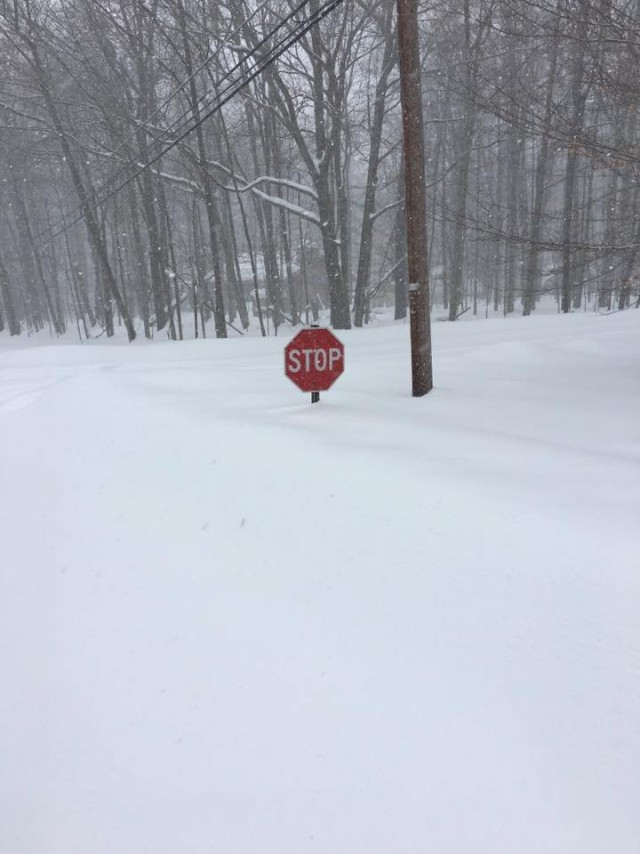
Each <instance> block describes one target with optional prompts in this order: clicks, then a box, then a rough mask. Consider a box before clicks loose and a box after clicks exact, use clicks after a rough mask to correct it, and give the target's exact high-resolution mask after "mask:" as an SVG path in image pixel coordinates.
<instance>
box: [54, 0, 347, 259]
mask: <svg viewBox="0 0 640 854" xmlns="http://www.w3.org/2000/svg"><path fill="white" fill-rule="evenodd" d="M310 2H311V0H301V2H300V3H299V4H298V5H297V6H296V7H295V8H294V9H293V10H292V11H291V12H290V13H289V14H288V15H287V16H286V17H285V18H283V19H282V20H281V21H280V22H279V23H278V24H277V25H275V26H274V27H272V29H271V30H269V32H268V33H267V34H266V35H265V36H263V37H262V38H261V39H260V40H259V41H258V42H257V43H256V44H255V45H254V46H253V47H252V48H251V49H250V50H249V51H248V52H247V53H246V54H245V55H244V56H243V57H241V58H240V59H239V60H238V61H237V62H236V63H235V64H234V65H233V66H232V67H231V68H230V69H229V70H228V71H227V72H226V73H225V75H224V76H223V77H222V78H221V81H220V82H221V83H223V84H224V83H225V82H226V83H227V85H226V86H223V88H222V89H220V88H219V84H218V86H217V87H216V91H215V93H213V94H212V96H211V97H207V98H206V99H205V100H204V101H203V102H202V103H200V104H198V105H197V107H196V110H197V113H199V117H198V118H197V119H196V120H195V121H194V120H193V118H194V114H196V110H194V108H193V107H191V108H190V109H188V110H186V111H185V112H184V113H183V114H182V115H181V116H179V117H178V118H177V119H176V120H174V122H173V123H172V124H171V125H170V127H169V128H166V129H164V130H163V135H162V137H161V138H159V139H156V140H154V142H153V143H152V144H151V146H150V151H151V152H154V150H155V149H158V147H160V148H159V150H157V151H155V153H153V154H152V156H151V157H149V156H148V157H147V160H146V162H145V163H142V164H137V165H133V164H127V166H126V167H124V168H123V169H121V170H120V172H119V173H116V174H115V175H113V176H111V177H110V178H108V179H107V181H105V182H104V184H103V185H102V186H101V187H100V188H99V189H98V190H97V191H96V194H95V202H94V203H95V205H96V206H97V207H98V206H101V205H104V204H105V203H106V202H107V201H109V200H110V199H111V198H113V196H115V195H116V194H117V193H119V192H120V191H121V190H123V189H124V188H125V187H126V186H128V185H129V184H130V183H132V182H133V181H135V180H136V179H137V178H138V177H139V176H140V175H141V174H142V173H143V172H144V171H146V170H147V169H149V168H151V167H152V166H153V165H154V164H155V163H157V162H158V160H160V159H161V158H162V157H164V156H165V155H166V154H167V153H168V152H169V151H171V150H172V149H174V148H175V147H176V146H177V145H179V144H180V143H181V142H182V141H183V140H184V139H185V138H186V137H187V136H189V135H190V134H191V133H193V131H194V130H196V129H197V128H198V127H199V126H200V125H202V124H203V123H204V122H205V121H207V119H209V118H211V116H212V115H214V114H215V113H216V112H218V111H219V110H221V109H222V107H224V106H225V104H227V103H228V102H229V101H230V100H231V99H232V98H234V97H235V96H236V95H237V94H238V93H239V92H240V91H241V90H242V89H244V88H245V87H246V86H247V85H248V84H249V83H251V81H252V80H254V79H255V78H256V77H258V76H259V75H260V74H261V73H262V72H263V71H264V70H265V69H266V68H267V67H268V66H269V65H271V64H272V63H273V62H275V61H276V60H277V59H278V58H279V57H280V56H282V54H283V53H285V52H286V51H287V50H288V49H289V48H290V47H291V46H292V45H294V44H295V43H296V42H298V41H299V40H300V39H301V38H302V37H303V36H304V35H305V34H306V33H307V32H308V31H309V30H310V29H311V28H312V27H313V26H315V25H316V24H317V23H319V22H320V21H321V20H322V19H323V18H325V17H326V16H327V15H328V14H329V13H330V12H332V11H333V10H334V9H335V8H337V7H338V6H339V5H340V4H341V3H342V2H343V0H326V2H325V3H323V4H322V5H321V6H320V7H319V8H318V9H316V10H314V11H313V13H312V14H311V15H309V16H308V17H307V18H304V19H302V20H300V21H298V22H297V23H296V24H295V26H294V27H293V29H291V30H289V31H287V32H286V33H285V34H284V36H283V37H281V38H280V40H279V41H278V42H277V43H276V44H274V45H271V46H270V47H269V48H268V50H267V51H266V52H265V53H264V54H262V55H259V53H260V50H261V49H262V48H264V46H265V45H266V44H267V43H268V42H269V41H270V40H271V39H273V38H274V36H276V35H277V34H278V32H279V31H280V30H281V29H282V28H283V27H285V26H286V25H287V24H288V23H289V22H290V21H291V20H293V19H294V18H295V17H296V16H297V15H298V14H299V13H300V12H301V11H302V10H303V9H304V7H305V6H307V5H309V3H310ZM264 5H265V4H264V3H263V4H261V6H260V7H259V8H263V6H264ZM257 11H258V10H256V12H257ZM256 12H254V14H255V13H256ZM251 17H253V15H252V16H251ZM250 20H251V18H248V19H247V20H245V21H243V22H242V24H241V25H240V26H239V28H238V29H236V30H235V31H234V34H233V35H235V34H237V33H238V32H239V31H240V30H241V29H242V28H243V27H244V26H246V24H247V23H248V21H250ZM228 42H229V40H227V42H226V43H225V44H228ZM222 47H224V45H223V46H221V48H219V49H218V50H217V51H216V53H214V54H212V55H211V56H210V57H208V58H207V60H206V61H204V62H203V63H202V64H201V65H200V66H199V67H198V69H197V71H194V72H193V74H192V75H190V77H189V78H188V79H187V80H185V81H184V82H183V83H182V84H181V86H179V87H178V88H177V89H176V90H174V93H173V95H172V97H174V96H175V95H177V94H178V93H179V92H180V91H182V90H183V89H184V87H185V86H187V85H188V84H189V83H190V82H191V80H192V79H193V78H194V76H195V75H197V74H198V73H200V71H202V70H203V68H206V67H207V65H208V64H209V63H210V62H211V61H212V60H213V59H214V58H215V57H216V56H217V55H219V52H220V50H221V49H222ZM254 58H255V64H254V65H253V67H251V68H249V69H247V71H246V72H244V74H243V76H241V77H240V78H239V79H233V80H232V79H230V78H231V77H232V75H233V74H235V73H236V72H237V71H238V70H239V69H241V68H242V67H243V66H246V65H247V64H248V63H249V62H251V60H252V59H254ZM170 100H171V99H170V98H168V99H166V100H165V102H164V104H163V105H162V106H161V107H160V108H158V110H157V111H156V112H154V113H153V114H152V116H153V117H155V116H156V115H157V114H158V113H159V112H161V111H162V110H163V109H164V108H165V107H166V106H167V105H168V103H170ZM135 135H136V132H134V133H133V134H132V135H131V136H130V137H129V138H128V139H127V140H126V141H123V143H121V144H120V147H123V146H124V145H126V144H127V143H128V142H129V141H131V139H133V138H135ZM150 151H149V150H148V151H147V155H149V153H150ZM114 153H115V152H111V153H110V156H112V155H113V154H114ZM131 169H134V172H133V174H130V175H128V177H126V178H125V175H127V173H129V172H130V170H131ZM114 182H119V183H117V185H116V186H115V187H112V189H110V190H109V191H108V192H106V193H105V190H106V189H107V188H108V187H110V186H111V185H112V184H114ZM76 212H77V215H74V214H76ZM69 216H72V217H73V218H72V219H71V220H69ZM83 216H84V214H83V213H82V210H81V206H80V205H79V206H77V207H76V208H75V209H74V210H73V211H72V212H71V213H70V214H67V215H66V216H64V217H63V219H62V222H61V226H60V228H57V229H55V226H53V228H54V229H55V230H54V231H53V232H52V233H50V235H49V236H48V237H46V238H45V239H43V240H42V242H41V243H40V244H39V248H43V247H45V246H47V245H49V244H50V243H51V242H53V241H54V240H55V239H56V238H57V237H59V236H60V235H61V234H63V233H64V232H65V231H67V230H68V229H70V228H72V227H73V226H74V225H76V224H77V223H78V222H80V221H81V220H82V219H83Z"/></svg>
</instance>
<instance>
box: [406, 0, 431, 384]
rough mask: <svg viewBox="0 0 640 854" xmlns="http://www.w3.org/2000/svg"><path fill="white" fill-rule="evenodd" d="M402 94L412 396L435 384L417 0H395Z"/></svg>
mask: <svg viewBox="0 0 640 854" xmlns="http://www.w3.org/2000/svg"><path fill="white" fill-rule="evenodd" d="M397 5H398V51H399V54H400V94H401V100H402V127H403V132H404V184H405V215H406V218H407V265H408V268H409V325H410V335H411V379H412V388H413V396H414V397H422V395H424V394H427V392H430V391H431V389H432V388H433V366H432V361H431V318H430V312H429V267H428V264H427V213H426V208H427V205H426V192H425V180H424V171H425V169H424V131H423V125H422V86H421V85H420V47H419V38H418V0H397Z"/></svg>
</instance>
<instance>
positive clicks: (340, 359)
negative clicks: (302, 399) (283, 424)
mask: <svg viewBox="0 0 640 854" xmlns="http://www.w3.org/2000/svg"><path fill="white" fill-rule="evenodd" d="M343 371H344V346H343V344H342V342H341V341H338V339H337V338H336V336H335V335H334V334H333V332H331V331H330V330H329V329H303V330H302V331H301V332H298V334H297V335H296V336H294V337H293V338H292V339H291V341H289V343H288V344H287V346H286V347H285V350H284V372H285V374H286V375H287V376H288V377H289V379H290V380H291V381H292V382H294V383H295V384H296V385H297V386H298V388H300V389H302V391H326V390H327V389H328V388H330V387H331V386H332V385H333V384H334V382H335V381H336V380H337V379H338V377H339V376H340V374H341V373H342V372H343Z"/></svg>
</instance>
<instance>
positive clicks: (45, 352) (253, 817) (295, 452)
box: [0, 311, 640, 854]
mask: <svg viewBox="0 0 640 854" xmlns="http://www.w3.org/2000/svg"><path fill="white" fill-rule="evenodd" d="M433 331H434V364H435V373H436V386H437V387H436V389H435V390H434V392H433V393H432V394H430V395H428V396H427V397H425V398H422V399H419V400H414V399H412V398H411V397H410V395H409V368H408V353H407V338H408V332H407V328H406V326H402V325H400V326H398V325H395V326H394V325H392V326H388V327H381V328H377V329H366V330H354V331H352V332H350V333H344V334H341V335H340V337H341V338H342V339H343V340H344V343H345V345H346V348H347V370H346V372H345V374H344V376H343V377H342V378H341V379H340V380H339V381H338V383H337V384H336V385H335V386H334V388H333V389H332V390H331V391H330V392H328V393H327V394H325V395H323V396H322V400H321V402H320V404H319V405H315V406H311V405H310V403H309V402H308V400H309V397H308V395H303V394H302V393H301V392H299V391H298V390H297V389H296V388H295V386H294V385H293V384H292V383H290V382H289V381H288V380H287V379H285V377H284V376H283V372H282V362H283V357H282V348H283V345H284V343H285V339H283V338H280V339H273V338H271V339H265V340H263V339H259V338H255V337H254V338H248V339H247V338H245V339H236V340H228V341H223V342H218V341H215V340H206V341H202V340H199V341H191V342H184V343H181V344H172V343H169V342H167V343H159V342H156V343H153V344H147V343H145V342H143V341H140V342H136V343H135V344H134V345H131V346H129V345H126V344H109V343H107V342H104V343H96V344H92V345H84V346H81V345H79V344H60V343H57V344H55V345H53V346H30V347H25V346H24V344H23V342H20V341H18V342H14V341H9V340H8V339H7V338H2V339H1V341H0V561H1V572H0V577H1V586H0V644H1V651H0V679H1V685H2V688H1V691H0V852H2V854H165V852H166V854H303V852H317V854H422V852H424V854H552V852H553V853H554V854H556V852H557V854H638V852H639V851H640V810H639V808H638V804H639V798H640V394H639V392H640V312H633V311H631V312H627V313H623V314H616V315H611V316H606V317H602V316H598V315H591V314H580V315H572V316H567V317H564V316H546V317H532V318H527V319H522V318H521V319H509V320H488V321H480V322H469V323H459V324H454V325H450V324H444V323H436V324H434V330H433Z"/></svg>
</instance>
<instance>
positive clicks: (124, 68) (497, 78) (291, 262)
mask: <svg viewBox="0 0 640 854" xmlns="http://www.w3.org/2000/svg"><path fill="white" fill-rule="evenodd" d="M419 14H420V22H421V26H420V38H421V42H422V81H421V82H422V91H423V108H424V124H425V155H426V163H427V175H426V183H427V196H428V208H429V209H428V234H427V244H428V256H429V267H430V279H431V291H432V301H433V304H434V306H435V309H436V310H437V311H441V312H442V314H443V316H445V317H447V318H448V319H450V320H455V319H456V318H458V317H459V316H460V315H461V314H463V313H464V312H466V311H473V312H474V313H486V314H488V313H489V312H503V313H504V314H508V313H510V312H514V311H519V312H521V313H523V314H530V313H531V312H533V311H534V310H535V308H536V306H537V305H538V304H539V302H540V300H541V299H542V298H543V297H546V296H551V297H553V298H555V300H556V301H557V305H558V309H559V310H561V311H564V312H569V311H572V310H575V309H580V308H584V307H587V306H592V307H596V308H599V309H601V310H606V311H610V310H615V309H623V308H626V307H629V306H631V305H636V306H637V305H638V302H639V300H640V287H639V282H638V260H639V259H638V249H639V248H640V216H639V215H638V214H639V205H640V192H639V191H640V181H639V177H640V171H639V166H640V147H639V146H638V144H637V136H638V128H637V123H638V106H639V104H640V74H639V71H640V12H639V11H638V6H637V3H635V2H631V0H440V1H439V2H438V1H437V0H426V2H420V4H419ZM0 42H1V48H2V49H1V53H0V57H1V59H0V63H1V65H2V69H1V72H2V73H1V75H0V81H1V82H0V170H1V174H2V181H1V183H0V332H2V331H6V332H7V333H8V334H11V335H17V334H20V333H32V332H37V331H39V330H41V329H43V328H47V327H48V328H50V329H51V331H52V333H53V334H56V335H62V334H64V333H65V332H66V331H68V330H69V329H70V328H75V330H76V331H77V334H79V335H80V337H90V336H95V335H99V334H106V335H108V336H110V335H113V334H114V333H115V331H116V330H117V328H119V327H123V328H124V330H125V331H126V333H127V335H128V337H129V339H130V340H132V339H133V338H134V337H135V336H136V335H137V334H140V333H142V334H144V335H145V336H147V337H149V338H151V337H153V336H155V335H157V334H158V333H162V334H166V335H168V336H169V337H170V338H174V339H179V338H183V337H185V336H189V337H193V336H196V337H197V336H206V335H212V334H214V335H215V336H217V337H226V336H227V335H228V334H230V332H231V333H232V334H237V333H238V332H243V331H244V330H247V329H248V328H249V327H250V325H251V323H252V321H253V322H254V323H255V324H256V325H257V327H258V328H259V330H260V331H261V333H262V334H263V335H266V334H277V332H278V330H279V328H280V327H282V326H283V324H284V325H293V326H295V325H296V324H298V323H301V322H309V321H310V319H313V318H317V316H318V314H319V312H321V311H323V310H324V311H326V312H327V313H328V317H329V320H330V323H331V325H332V326H333V327H334V328H336V329H345V328H349V327H350V326H352V325H355V326H362V325H364V324H366V323H369V322H370V321H371V320H372V319H373V318H374V317H375V316H376V312H377V311H378V310H380V308H381V307H382V306H389V307H391V306H393V309H394V313H395V317H396V318H397V319H400V318H403V317H404V316H405V315H406V311H407V276H406V235H405V219H404V209H403V199H402V193H403V162H402V157H403V154H402V139H401V115H400V106H399V80H398V40H397V34H396V16H395V0H343V2H342V3H340V2H338V0H333V2H330V0H262V2H258V0H0Z"/></svg>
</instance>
